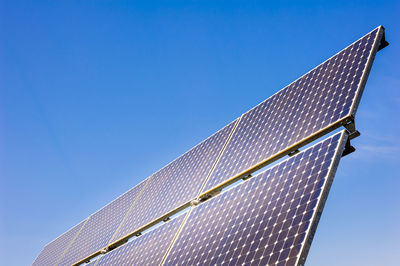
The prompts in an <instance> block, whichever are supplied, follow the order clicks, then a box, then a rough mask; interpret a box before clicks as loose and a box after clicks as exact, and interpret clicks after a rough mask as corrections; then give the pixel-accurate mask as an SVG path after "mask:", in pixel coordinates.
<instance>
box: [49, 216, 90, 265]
mask: <svg viewBox="0 0 400 266" xmlns="http://www.w3.org/2000/svg"><path fill="white" fill-rule="evenodd" d="M89 218H90V217H88V218H86V220H85V222H84V223H83V225H82V227H81V228H80V229H79V231H78V232H77V233H76V234H75V236H74V238H73V239H72V241H71V242H70V243H69V245H68V247H67V248H66V249H65V250H64V252H63V254H62V255H61V257H60V258H59V259H58V261H57V263H56V265H58V264H59V263H60V261H61V259H62V258H63V257H64V255H65V253H67V251H68V249H69V248H70V247H71V246H72V243H74V241H75V239H76V238H77V237H78V235H79V234H80V233H81V231H82V229H83V228H84V227H85V225H86V223H87V222H88V221H89Z"/></svg>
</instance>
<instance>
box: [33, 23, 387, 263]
mask: <svg viewBox="0 0 400 266" xmlns="http://www.w3.org/2000/svg"><path fill="white" fill-rule="evenodd" d="M384 44H385V40H384V29H383V27H381V26H380V27H378V28H376V29H375V30H373V31H371V32H370V33H368V34H367V35H365V36H364V37H362V38H361V39H359V40H358V41H356V42H355V43H353V44H352V45H350V46H348V47H347V48H345V49H344V50H342V51H341V52H339V53H338V54H336V55H335V56H333V57H331V58H330V59H328V60H327V61H325V62H324V63H322V64H321V65H319V66H318V67H316V68H314V69H313V70H312V71H310V72H308V73H307V74H305V75H304V76H302V77H301V78H299V79H298V80H296V81H295V82H293V83H292V84H290V85H289V86H287V87H285V88H284V89H282V90H281V91H279V92H277V93H276V94H274V95H273V96H271V97H270V98H268V99H267V100H265V101H264V102H262V103H261V104H259V105H258V106H256V107H255V108H253V109H251V110H250V111H248V112H247V113H245V114H243V115H242V116H241V117H240V118H238V119H236V120H235V121H233V122H232V123H230V124H229V125H227V126H226V127H224V128H223V129H221V130H220V131H218V132H217V133H215V134H214V135H212V136H211V137H209V138H208V139H206V140H205V141H203V142H202V143H200V144H199V145H197V146H195V147H194V148H193V149H191V150H189V151H188V152H187V153H185V154H183V155H182V156H180V157H179V158H177V159H176V160H174V161H173V162H171V163H170V164H168V165H167V166H165V167H164V168H162V169H161V170H159V171H158V172H156V173H155V174H153V175H151V176H150V177H149V178H147V179H146V180H144V181H143V182H142V183H140V184H139V185H137V186H136V187H134V188H133V189H131V190H130V191H128V192H127V193H125V194H124V195H122V196H120V197H119V198H117V199H116V200H114V201H113V202H111V203H110V204H108V205H107V206H105V207H104V208H102V209H101V210H99V211H98V212H96V213H95V214H93V215H91V216H90V217H89V218H88V219H87V220H85V222H83V223H81V224H79V225H78V226H76V228H75V227H74V228H73V229H71V230H70V231H68V232H67V233H65V234H64V235H62V236H61V237H59V238H57V239H56V240H54V241H53V242H51V243H49V244H48V245H47V246H46V247H45V248H44V249H43V251H42V252H41V253H40V254H39V256H38V258H37V259H36V260H35V262H34V265H79V264H83V263H86V262H88V261H89V260H90V259H92V258H94V257H96V256H98V255H100V254H101V253H105V255H102V256H100V257H99V258H96V259H95V260H94V261H93V259H92V261H91V262H89V264H90V265H132V264H135V265H138V264H139V265H154V264H160V263H161V261H163V262H164V264H168V265H176V264H178V265H203V264H204V265H214V264H231V265H234V264H241V265H247V264H254V265H256V264H257V265H266V264H268V265H270V264H273V263H274V264H276V265H295V264H300V265H301V264H303V263H304V260H305V256H306V254H307V251H308V247H309V244H310V243H311V239H312V235H313V231H314V230H315V228H316V223H317V222H318V218H319V215H320V213H321V211H322V207H323V204H324V202H325V199H326V196H327V193H328V191H329V187H330V183H331V181H332V179H333V175H334V172H335V169H336V166H337V164H338V162H339V158H340V156H341V154H342V151H343V149H344V147H345V143H346V140H347V139H348V134H347V133H345V132H341V133H337V134H335V135H334V136H332V137H329V138H328V139H325V140H323V141H321V142H320V143H318V144H315V145H314V146H312V147H311V148H309V149H307V150H305V151H303V152H300V153H298V154H297V155H295V156H293V157H291V158H289V159H287V160H285V161H283V162H281V163H280V164H279V165H277V166H273V167H272V168H269V169H267V170H266V171H264V172H263V173H261V174H259V175H257V176H255V177H253V178H251V179H250V180H248V181H246V182H244V183H243V184H239V185H237V186H236V187H234V188H232V189H230V190H228V191H226V192H224V193H222V194H220V195H218V196H214V194H215V193H217V192H218V191H220V190H221V189H223V188H224V187H226V186H228V185H229V184H231V183H233V182H236V181H237V180H239V179H240V178H244V177H246V176H248V174H250V173H252V172H254V171H256V170H257V169H260V168H262V167H265V166H266V165H268V164H270V163H272V162H273V161H275V160H277V159H279V158H281V157H283V156H284V155H288V154H289V155H291V154H290V153H291V152H293V151H295V150H297V149H298V148H300V147H302V146H304V145H306V144H307V143H309V142H311V141H314V140H315V139H317V138H319V137H321V136H323V135H324V134H327V133H329V132H331V131H333V130H335V129H337V128H338V127H340V126H342V125H345V124H347V123H351V122H352V121H353V120H354V115H355V112H356V109H357V106H358V103H359V101H360V97H361V94H362V91H363V88H364V85H365V82H366V79H367V77H368V74H369V70H370V68H371V66H372V62H373V59H374V57H375V54H376V52H377V50H378V48H379V46H381V47H383V46H385V45H384ZM347 144H348V143H347ZM210 196H213V198H212V199H210V200H208V201H205V202H201V200H205V199H207V198H208V197H210ZM198 203H200V205H199V206H196V207H193V208H191V209H190V211H189V212H188V213H187V215H186V216H185V215H180V216H178V217H177V218H174V219H172V220H171V221H169V222H167V223H165V224H163V225H161V226H160V227H158V228H156V229H153V230H152V231H150V232H145V233H144V234H143V236H140V237H139V238H135V239H132V237H133V236H134V235H137V234H138V233H140V232H141V231H143V230H146V229H148V228H152V226H154V225H156V224H157V223H159V222H161V221H162V220H163V219H166V218H168V217H169V216H171V215H174V214H175V213H177V212H179V211H181V210H182V209H185V208H188V207H189V206H190V205H193V204H198ZM184 217H188V218H187V220H185V218H184ZM128 239H131V240H132V241H130V242H128V243H127V244H125V242H126V241H128ZM167 254H168V255H167Z"/></svg>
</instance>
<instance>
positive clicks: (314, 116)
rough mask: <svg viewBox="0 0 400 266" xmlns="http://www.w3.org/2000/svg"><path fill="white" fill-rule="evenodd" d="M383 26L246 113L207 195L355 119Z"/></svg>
mask: <svg viewBox="0 0 400 266" xmlns="http://www.w3.org/2000/svg"><path fill="white" fill-rule="evenodd" d="M383 30H384V29H383V27H378V28H376V29H374V30H373V31H371V32H370V33H368V34H367V35H365V36H364V37H362V38H361V39H359V40H358V41H356V42H355V43H353V44H351V45H350V46H348V47H347V48H345V49H344V50H342V51H341V52H339V53H338V54H336V55H335V56H333V57H331V58H330V59H328V60H327V61H325V62H324V63H322V64H321V65H319V66H318V67H316V68H314V69H313V70H311V71H310V72H308V73H307V74H305V75H304V76H302V77H300V78H299V79H297V80H296V81H294V82H293V83H291V84H290V85H288V86H287V87H285V88H283V89H282V90H281V91H279V92H277V93H276V94H274V95H273V96H271V97H270V98H268V99H267V100H265V101H264V102H262V103H261V104H259V105H258V106H256V107H254V108H253V109H251V110H250V111H248V112H247V113H245V114H243V115H242V117H241V119H240V121H239V123H238V126H237V127H236V130H235V132H234V134H233V136H232V138H231V139H230V141H229V143H228V145H227V147H226V149H225V151H224V153H223V155H222V157H221V159H220V160H219V161H218V164H217V166H216V167H215V170H214V172H213V173H212V175H211V176H210V178H209V180H208V182H207V184H206V186H205V189H204V190H203V196H204V195H205V194H207V193H208V192H210V190H213V189H215V187H218V186H221V187H222V186H223V185H224V184H228V183H229V181H230V180H235V179H238V178H242V177H244V176H245V175H247V174H248V173H249V172H251V171H254V170H257V169H259V168H261V167H263V166H264V165H266V164H268V163H270V162H272V161H274V160H276V159H279V158H280V157H282V156H284V155H287V154H288V153H289V152H291V151H294V150H296V149H297V148H298V147H299V146H302V145H305V144H307V143H308V142H311V141H312V140H314V139H316V138H317V137H320V136H322V135H323V134H326V133H328V132H329V131H332V130H334V129H336V128H337V127H339V126H341V125H343V124H346V123H348V122H350V121H351V120H352V119H353V117H354V114H355V111H356V109H357V105H358V102H359V99H360V97H361V93H362V90H363V87H364V85H365V82H366V79H367V76H368V73H369V70H370V68H371V65H372V61H373V59H374V57H375V54H376V51H377V49H378V46H379V43H380V41H381V38H382V35H383Z"/></svg>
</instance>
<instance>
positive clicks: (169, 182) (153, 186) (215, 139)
mask: <svg viewBox="0 0 400 266" xmlns="http://www.w3.org/2000/svg"><path fill="white" fill-rule="evenodd" d="M236 122H237V121H236V120H235V121H234V122H232V123H230V124H229V125H227V126H226V127H224V128H223V129H221V130H220V131H218V132H217V133H216V134H214V135H213V136H211V137H210V138H208V139H206V140H205V141H203V142H202V143H200V144H199V145H198V146H196V147H195V148H193V149H192V150H190V151H189V152H187V153H185V154H184V155H182V156H181V157H179V158H178V159H177V160H175V161H173V162H172V163H170V164H169V165H167V166H166V167H164V168H163V169H161V170H160V171H158V172H157V173H155V174H154V175H152V176H151V177H150V178H149V180H148V185H147V186H146V189H145V191H144V192H143V194H142V195H141V197H140V198H139V199H138V202H137V203H136V206H137V207H135V208H133V209H132V211H131V212H130V213H129V214H128V216H127V217H126V219H125V221H124V223H123V224H122V225H121V228H120V229H119V230H118V232H117V233H116V235H115V237H114V240H118V239H120V238H122V237H124V236H126V235H128V234H129V233H131V232H133V231H135V230H136V229H138V228H140V227H142V226H144V225H146V224H147V223H149V222H151V221H152V220H154V219H156V218H158V217H160V216H162V215H163V214H166V213H167V212H168V211H171V210H173V209H175V208H177V207H179V206H180V205H182V204H184V203H188V202H190V200H192V199H193V198H195V197H196V196H197V195H198V193H199V192H200V190H201V187H202V185H203V183H204V181H205V179H206V177H207V176H208V174H209V173H210V171H211V169H212V167H213V165H214V163H215V161H216V159H217V157H218V156H219V154H220V152H221V151H222V148H223V146H224V145H225V144H226V141H227V139H228V137H229V135H230V134H231V132H232V130H233V129H234V127H235V124H236Z"/></svg>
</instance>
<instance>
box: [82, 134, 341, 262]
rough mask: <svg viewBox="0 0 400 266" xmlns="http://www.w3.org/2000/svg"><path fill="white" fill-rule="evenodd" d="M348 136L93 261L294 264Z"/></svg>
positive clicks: (320, 145)
mask: <svg viewBox="0 0 400 266" xmlns="http://www.w3.org/2000/svg"><path fill="white" fill-rule="evenodd" d="M346 138H347V134H346V133H345V132H341V133H337V134H335V135H334V136H332V137H330V138H328V139H326V140H323V141H321V142H320V143H318V144H316V145H314V146H312V147H310V148H309V149H307V150H305V151H304V152H301V153H299V154H297V155H296V156H294V157H292V158H290V159H287V160H285V161H283V162H281V163H280V164H278V165H276V166H273V167H271V168H269V169H267V170H266V171H264V172H262V173H260V174H258V175H257V176H255V177H254V178H252V179H249V180H248V181H245V182H244V183H243V184H239V185H237V186H235V187H234V188H232V189H229V190H227V191H226V192H224V193H221V194H220V195H218V196H216V197H214V198H212V199H210V200H209V201H206V202H205V203H203V204H201V205H199V206H197V207H194V208H193V209H191V210H190V211H188V212H187V213H184V214H181V215H180V216H178V217H176V218H174V219H173V220H171V221H169V222H167V223H165V224H163V225H161V226H159V227H157V228H156V229H154V230H152V231H150V232H148V233H146V234H144V235H143V236H141V237H139V238H135V239H134V240H133V241H131V242H129V243H127V244H125V245H123V246H121V247H119V248H117V249H115V250H113V251H111V252H109V253H107V254H105V255H104V256H102V257H100V258H99V259H98V260H95V261H92V262H91V263H90V264H89V265H92V266H95V265H96V266H102V265H160V264H161V263H163V264H164V265H228V264H229V265H273V264H274V265H275V263H281V264H282V265H295V264H297V262H298V261H299V260H300V258H301V257H302V256H301V255H304V254H302V253H303V252H304V250H306V249H305V245H304V244H305V243H306V242H307V241H306V239H308V238H309V237H310V234H312V233H310V228H311V227H312V225H313V224H314V223H315V222H317V221H316V219H315V217H314V213H315V211H316V210H317V209H318V210H319V211H321V210H322V209H321V208H322V205H323V202H324V199H325V198H326V195H327V193H328V192H329V186H330V184H331V182H332V179H333V176H334V172H335V169H336V167H337V164H338V162H339V160H340V157H341V154H342V151H343V149H344V145H345V142H346ZM185 218H186V219H185ZM185 220H186V222H184V221H185ZM180 228H181V229H180ZM176 236H177V238H176V240H175V241H174V238H175V237H176ZM243 250H245V251H246V252H243ZM279 265H280V264H279Z"/></svg>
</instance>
